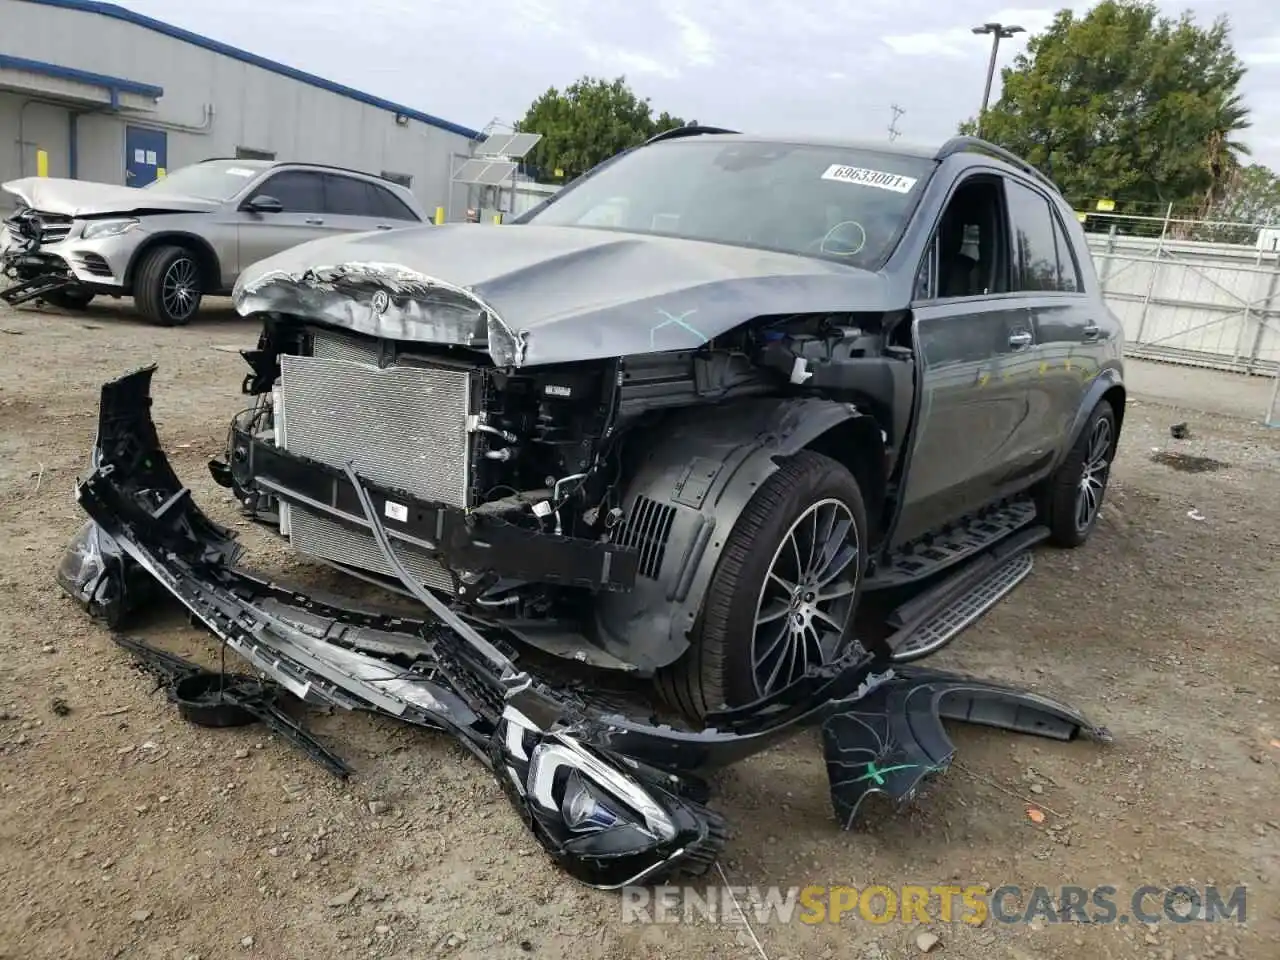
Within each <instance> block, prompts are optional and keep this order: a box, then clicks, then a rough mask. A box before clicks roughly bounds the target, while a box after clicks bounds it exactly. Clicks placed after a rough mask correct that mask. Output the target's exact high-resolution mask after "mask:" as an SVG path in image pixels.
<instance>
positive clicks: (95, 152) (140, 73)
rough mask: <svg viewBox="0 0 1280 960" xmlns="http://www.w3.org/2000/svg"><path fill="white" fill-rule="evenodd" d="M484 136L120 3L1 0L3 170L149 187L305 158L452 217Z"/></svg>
mask: <svg viewBox="0 0 1280 960" xmlns="http://www.w3.org/2000/svg"><path fill="white" fill-rule="evenodd" d="M480 136H481V135H480V133H479V132H478V131H475V130H471V129H469V128H467V127H463V126H460V125H458V124H456V123H450V122H449V121H447V120H442V119H441V118H439V117H436V116H432V115H430V114H427V113H423V112H421V111H419V110H415V109H412V108H411V107H407V106H402V105H400V104H396V103H392V102H390V101H387V100H383V99H381V98H379V97H375V96H372V95H370V94H367V93H361V92H360V91H358V90H353V89H351V88H349V87H344V86H342V85H340V84H336V83H332V82H330V81H328V80H325V79H323V78H322V77H317V76H314V75H312V74H308V73H304V72H302V71H301V70H295V69H293V68H291V67H287V66H285V65H284V64H280V63H276V62H274V61H271V60H267V59H265V58H263V57H259V56H256V55H254V54H252V53H248V52H246V51H244V50H238V49H236V48H235V47H231V46H228V45H226V44H224V43H219V42H218V41H216V40H210V39H208V38H206V37H202V36H198V35H196V34H193V33H190V32H188V31H186V30H181V29H179V28H177V27H174V26H172V25H170V24H167V23H162V22H161V21H159V20H154V19H152V18H150V17H144V16H142V15H140V14H137V13H135V12H133V11H131V10H127V9H125V8H123V7H118V6H115V5H113V4H109V3H98V2H93V0H0V182H3V181H5V180H11V179H15V178H17V177H23V176H36V175H44V176H50V177H71V178H75V179H80V180H97V181H101V182H105V183H113V184H127V185H129V186H135V187H140V186H144V185H145V184H147V183H150V182H151V181H153V180H155V179H156V178H157V177H159V176H164V174H165V171H166V170H167V169H168V170H172V169H176V168H178V167H180V166H184V165H186V164H189V163H194V162H196V161H199V160H204V159H207V158H209V157H240V158H260V159H278V160H302V161H310V162H312V163H328V164H334V165H337V166H344V167H350V168H352V169H356V170H361V171H364V172H366V173H373V174H378V175H381V176H384V177H387V178H388V179H391V180H395V181H397V182H399V183H402V184H405V185H406V186H408V187H409V188H410V189H412V190H413V192H414V193H415V194H416V195H417V197H418V199H419V200H420V201H421V202H422V204H423V206H424V207H426V208H427V209H428V210H434V209H435V208H436V207H438V206H444V205H446V204H447V203H450V201H452V203H451V207H452V208H460V209H450V211H449V214H450V219H453V218H455V217H457V216H460V215H461V213H462V212H464V211H465V208H466V205H467V191H466V190H465V189H463V190H451V189H450V182H449V181H450V174H451V171H452V170H453V169H455V165H456V164H458V163H460V162H461V161H460V160H455V158H461V157H467V156H469V155H471V152H472V148H473V146H474V145H475V143H476V141H477V140H478V139H479V138H480ZM454 194H457V196H454ZM0 197H3V198H6V199H8V198H7V195H4V194H0ZM3 202H5V200H4V199H0V203H3Z"/></svg>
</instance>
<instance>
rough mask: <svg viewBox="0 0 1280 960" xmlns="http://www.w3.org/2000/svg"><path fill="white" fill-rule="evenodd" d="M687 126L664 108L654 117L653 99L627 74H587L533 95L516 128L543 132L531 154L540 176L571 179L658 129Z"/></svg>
mask: <svg viewBox="0 0 1280 960" xmlns="http://www.w3.org/2000/svg"><path fill="white" fill-rule="evenodd" d="M683 126H685V122H684V121H683V120H681V119H680V118H679V117H673V116H672V115H671V114H669V113H667V112H666V111H665V110H664V111H663V112H662V113H660V114H658V115H657V116H654V113H653V108H652V107H651V106H650V105H649V100H648V98H641V97H639V96H637V95H636V94H635V92H634V91H633V90H632V89H631V88H630V87H629V86H627V81H626V78H625V77H617V78H616V79H614V80H604V79H602V78H599V77H591V76H584V77H582V78H581V79H579V80H577V81H575V82H574V83H571V84H570V85H569V86H567V87H565V88H564V90H563V91H562V90H557V89H556V88H555V87H551V88H550V89H549V90H547V91H546V93H544V94H542V95H541V96H540V97H538V98H537V99H536V100H534V101H533V103H532V104H530V106H529V109H528V111H527V112H526V113H525V115H524V118H523V119H522V120H521V121H520V122H519V123H518V124H516V129H517V130H520V131H523V132H526V133H540V134H542V139H541V140H540V141H538V145H537V146H536V147H534V148H533V151H532V152H531V153H530V155H529V162H530V163H531V164H533V166H535V167H537V168H538V170H539V171H540V173H541V178H542V179H543V180H564V181H568V180H572V179H573V178H574V177H577V176H581V175H582V174H584V173H586V172H587V171H588V170H590V169H591V168H592V167H594V166H595V165H596V164H598V163H600V162H602V161H604V160H608V159H609V158H610V157H612V156H613V155H614V154H616V153H619V152H621V151H623V150H626V149H627V148H628V147H634V146H636V145H637V144H640V143H643V142H644V141H645V140H647V139H648V138H649V137H652V136H653V135H654V134H657V133H661V132H662V131H664V130H670V129H672V128H673V127H683ZM557 170H559V171H560V174H559V175H557V174H556V171H557Z"/></svg>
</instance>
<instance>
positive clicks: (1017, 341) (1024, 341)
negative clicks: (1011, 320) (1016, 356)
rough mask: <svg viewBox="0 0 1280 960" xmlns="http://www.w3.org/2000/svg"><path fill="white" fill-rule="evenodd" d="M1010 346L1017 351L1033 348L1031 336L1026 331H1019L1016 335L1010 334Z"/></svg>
mask: <svg viewBox="0 0 1280 960" xmlns="http://www.w3.org/2000/svg"><path fill="white" fill-rule="evenodd" d="M1009 346H1011V347H1013V349H1015V350H1021V349H1022V348H1023V347H1029V346H1031V334H1030V333H1028V332H1027V331H1026V330H1019V331H1017V332H1016V333H1011V334H1009Z"/></svg>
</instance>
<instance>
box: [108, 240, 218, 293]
mask: <svg viewBox="0 0 1280 960" xmlns="http://www.w3.org/2000/svg"><path fill="white" fill-rule="evenodd" d="M163 246H175V247H188V248H191V247H194V248H195V249H196V250H198V251H199V254H200V256H202V257H204V258H205V259H204V262H203V263H200V264H198V265H199V266H200V267H201V273H202V274H203V279H204V281H205V289H204V290H202V291H201V292H202V293H212V292H214V290H216V289H217V288H218V287H220V286H221V284H222V261H221V260H220V259H219V257H218V253H217V251H216V250H214V249H213V246H212V245H211V244H210V243H209V241H208V240H206V239H204V237H201V236H200V235H199V234H195V233H189V232H187V231H185V230H162V231H160V232H159V233H152V234H148V235H147V238H146V239H145V240H144V241H143V242H142V243H140V244H139V245H138V249H136V250H134V251H133V255H132V256H130V257H129V265H128V266H127V267H125V271H124V286H125V289H127V290H128V291H130V293H131V294H132V292H133V281H134V278H135V277H136V275H137V272H138V267H139V266H140V265H141V263H142V259H143V257H145V256H146V255H147V254H148V253H150V252H151V251H152V250H155V249H156V248H157V247H163Z"/></svg>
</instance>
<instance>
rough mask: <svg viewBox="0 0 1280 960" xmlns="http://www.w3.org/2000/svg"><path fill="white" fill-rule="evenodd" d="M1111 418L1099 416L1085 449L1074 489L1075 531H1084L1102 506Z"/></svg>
mask: <svg viewBox="0 0 1280 960" xmlns="http://www.w3.org/2000/svg"><path fill="white" fill-rule="evenodd" d="M1111 438H1112V430H1111V421H1110V420H1108V419H1107V418H1106V417H1102V418H1100V419H1099V420H1098V422H1097V423H1095V424H1094V425H1093V432H1092V433H1090V435H1089V446H1088V447H1087V449H1086V452H1085V458H1084V467H1083V468H1082V469H1081V471H1080V483H1079V486H1078V488H1077V490H1076V530H1078V531H1084V530H1088V529H1089V526H1090V524H1092V523H1093V521H1094V518H1096V517H1097V515H1098V509H1099V508H1100V507H1101V506H1102V494H1103V492H1104V491H1105V490H1106V488H1107V477H1108V476H1109V475H1110V473H1111V461H1110V460H1108V459H1107V458H1108V457H1109V456H1110V454H1111Z"/></svg>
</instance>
